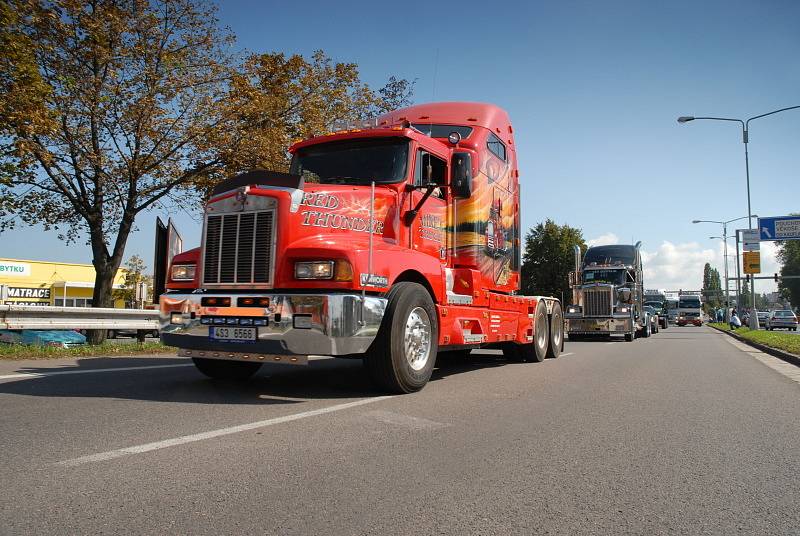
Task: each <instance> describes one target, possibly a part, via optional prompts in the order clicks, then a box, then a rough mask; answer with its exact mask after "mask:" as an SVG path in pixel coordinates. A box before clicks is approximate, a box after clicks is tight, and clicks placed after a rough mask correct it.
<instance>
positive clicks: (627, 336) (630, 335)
mask: <svg viewBox="0 0 800 536" xmlns="http://www.w3.org/2000/svg"><path fill="white" fill-rule="evenodd" d="M633 339H634V336H633V333H626V334H625V341H626V342H633Z"/></svg>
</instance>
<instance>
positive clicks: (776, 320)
mask: <svg viewBox="0 0 800 536" xmlns="http://www.w3.org/2000/svg"><path fill="white" fill-rule="evenodd" d="M767 329H768V330H770V331H772V330H774V329H790V330H792V331H797V317H796V316H795V314H794V313H793V312H792V311H790V310H789V309H781V310H778V311H770V313H769V317H768V318H767Z"/></svg>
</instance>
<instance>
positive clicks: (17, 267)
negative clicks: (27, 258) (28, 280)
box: [0, 261, 31, 277]
mask: <svg viewBox="0 0 800 536" xmlns="http://www.w3.org/2000/svg"><path fill="white" fill-rule="evenodd" d="M4 275H10V276H14V277H27V276H29V275H31V265H30V264H28V263H27V262H10V261H0V276H4Z"/></svg>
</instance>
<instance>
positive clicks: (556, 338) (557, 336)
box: [552, 313, 564, 348]
mask: <svg viewBox="0 0 800 536" xmlns="http://www.w3.org/2000/svg"><path fill="white" fill-rule="evenodd" d="M552 324H553V327H554V328H556V332H555V333H554V334H553V346H555V347H557V348H560V347H561V337H562V336H563V335H564V333H563V331H562V329H561V328H560V326H563V325H564V321H563V320H561V315H560V314H559V313H556V314H554V315H553V322H552Z"/></svg>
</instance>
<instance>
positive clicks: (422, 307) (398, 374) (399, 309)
mask: <svg viewBox="0 0 800 536" xmlns="http://www.w3.org/2000/svg"><path fill="white" fill-rule="evenodd" d="M387 298H388V300H389V301H388V303H387V305H386V312H385V313H384V316H383V322H382V323H381V328H380V330H379V331H378V336H377V337H375V340H374V341H373V342H372V345H371V346H370V348H369V350H367V355H366V356H365V357H364V365H365V366H366V368H367V371H368V372H369V375H370V378H372V381H373V382H374V383H375V384H376V385H377V386H378V387H380V388H381V389H384V390H386V391H390V392H392V393H413V392H415V391H419V390H420V389H422V388H423V387H425V384H426V383H428V380H430V378H431V374H432V373H433V368H434V366H435V364H436V354H437V352H438V348H439V324H438V321H437V316H436V307H435V306H434V304H433V300H432V299H431V296H430V294H428V291H427V290H425V287H423V286H422V285H419V284H417V283H412V282H407V281H404V282H400V283H397V284H395V285H394V286H393V287H392V288H391V289H390V290H389V293H388V295H387ZM423 313H424V314H423ZM425 317H427V318H425ZM411 322H413V323H414V328H413V329H415V330H416V331H417V332H420V331H422V332H423V333H422V334H421V335H419V336H420V337H422V339H423V342H422V343H421V344H422V345H423V346H427V356H422V355H420V356H419V357H418V358H417V361H421V363H418V366H419V368H416V367H415V366H412V364H411V361H410V360H409V359H407V358H406V348H405V343H404V340H405V336H406V331H407V329H408V325H409V323H411ZM426 328H427V331H428V337H427V338H428V341H427V342H425V335H424V331H425V329H426ZM415 350H416V348H415V349H412V351H415ZM422 353H423V354H424V353H426V352H425V349H423V350H422Z"/></svg>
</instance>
